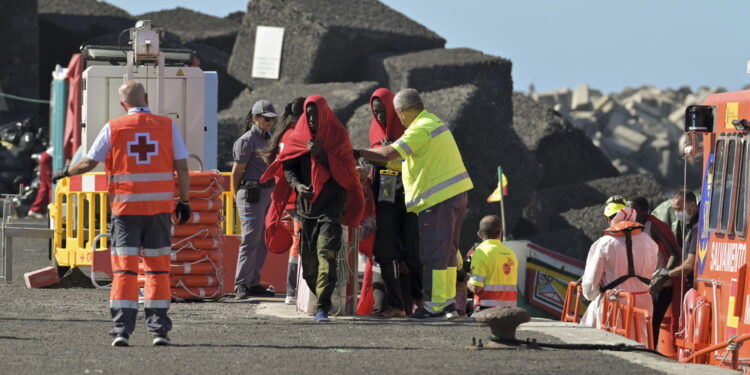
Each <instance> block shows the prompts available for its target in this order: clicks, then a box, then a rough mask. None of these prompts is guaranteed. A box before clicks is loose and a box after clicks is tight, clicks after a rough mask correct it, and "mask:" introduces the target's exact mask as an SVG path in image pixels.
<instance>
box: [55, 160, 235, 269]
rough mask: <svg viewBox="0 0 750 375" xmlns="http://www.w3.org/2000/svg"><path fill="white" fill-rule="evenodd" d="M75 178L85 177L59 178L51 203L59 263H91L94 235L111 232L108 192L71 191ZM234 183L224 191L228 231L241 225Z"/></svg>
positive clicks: (99, 246)
mask: <svg viewBox="0 0 750 375" xmlns="http://www.w3.org/2000/svg"><path fill="white" fill-rule="evenodd" d="M86 175H93V176H97V175H98V176H100V177H99V178H101V176H103V175H104V173H102V172H95V173H87V174H86ZM222 175H223V176H225V177H226V178H227V179H228V180H230V179H231V173H229V172H223V173H222ZM72 178H82V177H80V176H79V177H68V178H64V179H61V180H60V181H58V183H57V185H56V187H55V201H54V202H53V203H52V204H51V205H50V207H51V208H52V209H51V210H50V217H51V219H52V222H53V223H54V224H53V225H54V237H53V240H52V246H53V249H54V251H53V253H54V257H55V261H56V264H57V265H58V266H63V267H80V266H91V259H92V257H93V254H92V252H91V246H92V245H91V244H93V243H94V238H95V237H96V236H97V235H99V234H103V233H108V232H109V231H108V224H109V215H110V213H109V200H108V194H107V192H106V191H85V192H84V191H71V179H72ZM95 178H96V177H95ZM232 186H233V185H232V184H231V183H230V184H229V189H230V190H228V191H224V192H223V193H221V200H222V203H223V205H224V211H223V215H224V217H225V220H223V221H222V222H221V227H222V230H223V231H224V233H225V234H240V233H242V228H241V223H240V220H239V213H238V212H237V209H236V207H235V205H234V189H233V188H232ZM108 241H109V240H108V239H107V238H103V239H102V240H101V241H99V243H98V244H97V250H106V249H107V248H108V247H109V244H108Z"/></svg>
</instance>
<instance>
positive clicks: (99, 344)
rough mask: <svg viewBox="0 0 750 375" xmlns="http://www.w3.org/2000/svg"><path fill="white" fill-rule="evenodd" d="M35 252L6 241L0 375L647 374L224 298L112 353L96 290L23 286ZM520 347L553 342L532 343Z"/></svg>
mask: <svg viewBox="0 0 750 375" xmlns="http://www.w3.org/2000/svg"><path fill="white" fill-rule="evenodd" d="M46 246H47V242H46V241H44V240H29V239H19V240H16V246H15V247H16V251H15V254H14V273H15V280H14V283H13V284H12V285H0V306H2V307H0V373H2V374H16V373H24V374H51V373H55V374H68V373H70V374H96V373H145V374H155V373H158V374H184V373H204V374H212V373H213V374H220V373H222V374H223V373H243V374H256V373H260V374H265V373H275V374H286V373H296V374H321V373H337V374H338V373H341V374H343V373H348V374H402V373H418V374H446V373H452V374H520V373H528V374H547V373H555V374H560V373H576V374H611V373H618V374H649V373H658V372H657V371H655V370H653V369H651V368H647V367H642V366H640V365H636V364H633V363H631V362H629V361H627V360H624V359H621V358H619V357H616V356H613V355H610V354H607V353H606V352H601V351H573V350H551V349H545V350H529V349H512V350H479V351H472V350H467V349H466V348H465V347H466V346H467V345H468V344H469V343H470V341H471V338H472V337H477V338H485V340H486V338H487V337H488V336H489V330H488V329H487V328H485V327H483V326H480V325H479V324H477V323H474V322H472V321H469V320H465V321H457V322H456V321H452V322H442V323H431V324H429V323H428V324H416V323H410V322H407V321H405V320H377V319H335V318H334V320H333V321H332V322H331V323H328V324H316V323H314V322H312V320H311V319H280V318H274V317H268V316H265V315H258V314H256V310H257V306H258V304H254V303H247V302H236V301H234V299H231V298H225V299H224V300H222V301H219V302H210V303H209V302H205V303H175V304H173V305H172V309H171V310H170V314H171V317H172V319H173V321H174V329H173V331H172V333H171V337H172V340H173V342H174V343H175V345H174V346H171V347H158V348H157V347H152V346H151V345H150V341H151V340H150V335H149V334H148V333H147V332H146V329H145V324H143V321H142V317H139V319H140V320H139V321H138V326H137V327H136V333H135V335H134V336H133V337H132V338H131V345H133V346H132V347H128V348H113V347H111V346H110V342H111V338H110V337H109V336H108V335H107V332H108V330H109V327H110V321H109V312H108V308H107V306H108V302H107V301H108V294H107V292H106V291H101V290H93V289H81V288H74V289H27V288H26V287H25V286H24V284H23V279H22V275H23V273H24V272H28V271H31V270H34V269H38V268H41V267H43V266H46V265H48V264H49V260H48V259H47V248H46ZM279 301H280V299H279ZM263 303H281V302H263ZM525 337H534V338H537V339H538V340H540V341H542V342H559V341H558V340H557V339H554V338H552V337H550V336H547V335H544V334H543V333H538V332H524V333H522V334H521V337H520V338H525Z"/></svg>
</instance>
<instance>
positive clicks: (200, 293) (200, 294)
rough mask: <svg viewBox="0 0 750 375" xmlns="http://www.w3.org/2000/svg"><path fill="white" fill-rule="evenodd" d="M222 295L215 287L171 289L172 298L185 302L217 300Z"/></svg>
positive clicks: (180, 287)
mask: <svg viewBox="0 0 750 375" xmlns="http://www.w3.org/2000/svg"><path fill="white" fill-rule="evenodd" d="M223 295H224V293H223V292H222V291H221V289H219V288H217V287H188V286H182V285H180V286H178V287H174V288H172V298H181V299H186V300H201V299H213V300H216V299H219V298H221V296H223Z"/></svg>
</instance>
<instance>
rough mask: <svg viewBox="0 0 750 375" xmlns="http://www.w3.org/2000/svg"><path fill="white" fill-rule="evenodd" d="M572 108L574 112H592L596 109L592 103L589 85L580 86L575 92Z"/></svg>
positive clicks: (571, 102) (571, 101) (571, 103)
mask: <svg viewBox="0 0 750 375" xmlns="http://www.w3.org/2000/svg"><path fill="white" fill-rule="evenodd" d="M570 108H571V109H572V110H573V111H590V110H592V109H593V108H594V107H593V105H592V103H591V93H590V92H589V86H588V85H587V84H582V85H578V87H576V89H575V90H573V97H572V98H571V100H570Z"/></svg>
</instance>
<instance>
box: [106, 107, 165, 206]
mask: <svg viewBox="0 0 750 375" xmlns="http://www.w3.org/2000/svg"><path fill="white" fill-rule="evenodd" d="M109 130H110V142H111V145H112V148H111V151H110V153H109V155H108V156H107V161H106V171H107V178H108V180H109V201H110V206H111V207H112V212H113V213H114V214H115V215H156V214H160V213H169V212H172V210H173V209H174V190H175V183H174V173H173V171H174V153H173V149H172V120H171V119H170V118H168V117H164V116H158V115H154V114H150V113H144V112H138V113H133V114H129V115H125V116H122V117H118V118H116V119H114V120H111V121H110V122H109Z"/></svg>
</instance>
